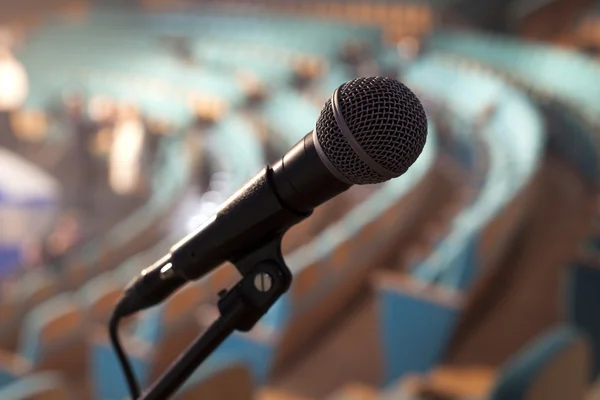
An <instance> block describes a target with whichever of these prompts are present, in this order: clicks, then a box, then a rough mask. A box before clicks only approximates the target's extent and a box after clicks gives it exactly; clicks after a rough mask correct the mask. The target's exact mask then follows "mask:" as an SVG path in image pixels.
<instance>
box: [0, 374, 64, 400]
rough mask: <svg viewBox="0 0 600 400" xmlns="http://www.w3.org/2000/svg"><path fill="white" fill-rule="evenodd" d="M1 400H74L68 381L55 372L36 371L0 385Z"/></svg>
mask: <svg viewBox="0 0 600 400" xmlns="http://www.w3.org/2000/svg"><path fill="white" fill-rule="evenodd" d="M0 398H1V399H2V400H23V399H27V400H44V399H52V400H75V397H74V396H73V395H72V393H71V392H70V390H69V384H68V381H67V380H66V379H65V378H64V377H63V376H62V375H61V374H59V373H56V372H38V373H35V374H31V375H27V376H25V377H22V378H21V379H19V380H18V381H15V382H13V383H12V384H10V385H8V386H4V387H0Z"/></svg>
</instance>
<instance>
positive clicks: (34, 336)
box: [2, 294, 86, 390]
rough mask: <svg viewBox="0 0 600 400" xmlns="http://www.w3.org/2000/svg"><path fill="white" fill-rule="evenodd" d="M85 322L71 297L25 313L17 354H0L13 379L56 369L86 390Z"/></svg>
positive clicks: (68, 295)
mask: <svg viewBox="0 0 600 400" xmlns="http://www.w3.org/2000/svg"><path fill="white" fill-rule="evenodd" d="M84 336H85V329H84V319H83V315H82V313H81V311H80V310H79V308H78V304H77V302H76V301H75V300H74V299H73V297H72V296H71V295H70V294H62V295H58V296H56V297H54V298H52V299H50V300H47V301H46V302H44V303H43V304H41V305H38V306H37V307H35V308H34V309H33V310H31V311H29V312H28V313H27V316H26V317H25V320H24V322H23V327H22V329H21V334H20V338H19V350H18V352H17V353H7V352H5V353H3V356H2V358H3V364H4V366H7V367H8V368H9V369H8V371H11V370H12V371H16V372H17V373H16V374H14V376H15V377H20V376H22V375H24V374H25V373H31V372H33V371H40V370H56V371H59V372H61V373H63V374H64V375H65V378H67V379H69V380H72V382H77V384H73V385H72V387H73V388H74V389H76V390H85V387H82V386H80V385H82V384H83V382H84V381H85V374H86V369H85V368H84V367H83V368H82V365H85V358H86V354H85V353H86V349H85V340H84Z"/></svg>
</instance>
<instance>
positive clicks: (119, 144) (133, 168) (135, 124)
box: [108, 105, 145, 195]
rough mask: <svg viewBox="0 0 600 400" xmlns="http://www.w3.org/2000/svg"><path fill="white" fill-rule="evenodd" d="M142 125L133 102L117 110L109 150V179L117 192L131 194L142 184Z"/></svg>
mask: <svg viewBox="0 0 600 400" xmlns="http://www.w3.org/2000/svg"><path fill="white" fill-rule="evenodd" d="M144 141H145V128H144V124H143V122H142V120H141V118H140V116H139V114H138V111H137V110H136V108H135V107H134V106H130V105H127V106H124V107H122V108H121V110H120V112H119V116H118V118H117V122H116V125H115V129H114V131H113V141H112V145H111V148H110V154H109V159H108V162H109V170H108V177H109V178H108V179H109V184H110V187H111V188H112V190H113V191H114V192H115V193H117V194H120V195H133V194H135V193H136V192H138V190H139V189H140V188H141V163H142V156H143V151H144Z"/></svg>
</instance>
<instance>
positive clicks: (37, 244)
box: [0, 0, 600, 400]
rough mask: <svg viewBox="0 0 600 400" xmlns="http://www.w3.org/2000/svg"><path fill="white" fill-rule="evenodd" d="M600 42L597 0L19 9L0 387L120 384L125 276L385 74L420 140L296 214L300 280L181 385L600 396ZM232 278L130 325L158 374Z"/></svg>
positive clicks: (6, 113) (12, 23)
mask: <svg viewBox="0 0 600 400" xmlns="http://www.w3.org/2000/svg"><path fill="white" fill-rule="evenodd" d="M599 50H600V3H598V2H597V1H593V0H592V1H590V0H568V1H567V0H554V1H553V0H510V1H508V0H485V1H484V0H429V1H426V0H371V1H369V0H363V1H361V0H323V1H314V0H313V1H309V0H260V1H259V0H256V1H251V0H246V1H243V0H238V1H235V0H188V1H159V0H154V1H151V0H146V1H143V0H140V1H126V0H112V1H108V0H105V1H100V0H97V1H76V0H72V1H71V0H44V1H41V0H20V1H10V0H2V1H1V2H0V398H1V399H3V400H16V399H20V400H23V399H28V400H34V399H35V400H45V399H49V400H63V399H83V400H85V399H97V400H122V399H125V398H127V397H128V391H127V387H126V385H125V381H124V380H123V377H122V375H121V369H120V367H119V365H118V363H117V359H116V357H115V354H114V353H113V351H112V348H111V347H110V345H109V343H108V340H107V320H108V317H109V315H110V313H111V311H112V307H113V305H114V303H115V301H116V299H117V298H118V297H119V295H120V293H121V290H122V288H123V287H124V285H126V284H127V282H129V281H130V280H131V279H132V278H133V277H134V276H136V275H137V274H139V272H140V271H141V270H142V269H143V268H146V267H147V266H149V265H151V264H152V263H153V262H154V261H156V260H157V259H158V258H159V257H160V256H162V255H164V254H165V253H166V252H167V251H168V249H169V248H170V246H171V245H172V244H173V243H175V242H176V241H177V240H178V239H179V238H181V237H182V236H183V235H185V234H187V233H189V232H190V231H191V230H193V229H194V228H195V227H197V226H198V225H200V224H201V223H202V222H203V221H204V220H205V219H206V218H208V217H209V216H210V215H211V214H212V213H213V212H215V210H216V209H217V208H218V206H219V204H220V203H221V202H222V201H224V200H225V199H226V198H227V197H228V196H229V195H231V194H232V193H233V192H234V191H235V190H237V189H238V188H239V187H240V186H241V185H242V184H243V183H244V182H245V181H246V180H247V179H249V178H250V177H252V176H253V175H254V174H255V173H256V172H258V171H259V170H260V169H261V168H262V167H263V166H264V165H265V163H267V162H272V161H274V160H277V159H278V158H279V157H280V156H281V155H282V154H283V153H284V152H285V151H287V149H288V148H290V147H291V146H292V145H293V144H294V143H295V142H296V141H297V140H299V139H300V138H301V137H303V136H304V135H305V134H306V133H308V132H310V131H311V130H312V129H313V127H314V124H315V121H316V119H317V117H318V115H319V111H320V109H321V107H322V105H323V104H324V102H325V101H326V100H327V99H328V97H329V96H330V95H331V93H332V92H333V90H334V89H335V88H336V87H337V86H339V85H340V84H342V83H343V82H345V81H347V80H349V79H352V78H354V77H357V76H373V75H382V76H390V77H394V78H397V79H399V80H401V81H403V82H404V83H405V84H406V85H408V86H409V87H410V88H412V89H413V90H414V91H415V93H417V94H418V96H419V98H420V99H421V100H422V102H423V104H424V106H425V108H426V110H427V113H428V119H429V135H428V140H427V145H426V147H425V149H424V151H423V153H422V154H421V156H420V158H419V159H418V161H417V162H416V163H415V164H414V165H413V166H412V168H410V170H409V171H408V172H407V173H406V174H405V175H404V176H403V177H401V178H399V179H395V180H393V181H389V182H387V183H384V184H380V185H373V186H362V187H353V188H352V189H351V190H349V191H348V192H346V193H344V194H342V195H341V196H338V197H337V198H335V199H334V200H333V201H330V202H328V203H326V204H324V205H323V206H321V207H319V208H318V209H316V210H315V212H314V214H313V216H311V217H310V218H309V219H308V220H306V221H304V222H302V223H301V224H299V225H298V226H296V227H294V228H293V229H292V230H291V231H290V232H289V233H288V234H287V235H286V237H285V240H284V254H285V259H286V261H287V262H288V264H289V266H290V268H291V269H292V271H293V273H294V283H293V285H292V287H291V289H290V291H289V292H288V293H287V294H286V295H285V296H284V297H282V298H281V299H280V300H279V301H278V302H277V303H276V304H275V305H274V306H273V307H272V309H271V310H270V311H269V313H268V314H267V315H265V317H264V318H263V319H262V320H261V321H260V322H259V324H258V325H257V326H256V327H255V328H254V329H253V330H252V331H251V332H249V333H247V334H235V335H233V336H232V337H231V338H230V339H228V340H227V341H226V342H225V343H224V344H223V345H222V346H221V347H220V348H219V349H218V350H217V351H216V352H215V354H214V355H213V356H211V357H210V358H209V360H208V361H207V362H206V363H205V364H204V365H203V366H202V367H201V368H199V369H198V371H197V373H196V374H195V375H194V377H193V378H192V379H191V380H190V381H189V382H188V384H187V385H186V386H185V387H184V388H182V389H181V390H180V392H179V395H178V396H179V397H178V399H197V398H207V399H209V398H210V399H234V400H235V399H257V400H294V399H295V400H310V399H313V400H316V399H329V400H335V399H340V400H341V399H345V400H370V399H400V400H402V399H406V400H426V399H494V400H518V399H532V400H538V399H540V400H579V399H599V398H600V394H599V393H598V390H597V389H596V393H595V389H594V387H595V386H596V383H595V381H596V379H597V378H598V375H599V371H600V311H599V310H600V269H599V267H600V258H599V256H600V253H599V252H600V224H599V222H600V220H599V219H598V216H597V214H598V202H597V189H598V181H599V175H598V173H599V168H598V162H599V159H598V157H599V152H598V147H597V138H598V133H599V129H598V126H599V124H600V63H599V62H600V61H599V60H600V58H598V57H599V54H600V51H599ZM239 278H240V276H239V274H238V272H237V271H236V270H235V268H233V266H231V265H225V266H223V267H222V268H220V269H218V270H216V271H215V272H214V273H213V274H212V275H210V276H208V277H207V278H205V279H201V280H199V281H197V282H195V283H194V284H191V285H187V286H186V287H185V288H184V289H182V290H181V291H179V292H178V293H177V294H176V295H175V296H173V298H171V299H170V300H169V301H168V302H166V303H164V304H163V305H161V306H160V307H157V308H155V309H152V310H149V311H146V312H143V313H141V314H139V315H138V316H137V317H135V318H131V319H129V320H128V321H127V323H126V324H124V326H123V329H122V335H123V337H124V340H125V343H126V349H127V351H128V353H129V354H130V356H131V357H132V360H133V362H134V364H135V369H136V373H137V375H138V378H139V379H140V381H141V382H143V386H144V387H147V386H148V385H149V384H150V383H151V382H153V381H154V380H155V379H156V378H157V377H158V376H159V375H160V373H161V372H162V371H163V370H164V369H165V368H166V367H167V366H168V365H169V364H170V362H172V361H173V360H174V359H175V357H176V356H177V355H178V354H179V353H180V352H181V351H183V349H184V348H185V347H186V346H187V344H188V343H189V342H191V341H192V339H193V338H194V337H196V336H197V335H199V334H200V333H201V332H202V331H203V330H204V329H205V328H206V327H207V326H208V325H209V324H210V323H211V322H212V321H213V320H214V319H215V317H216V315H217V314H216V311H215V304H216V301H217V299H218V297H217V293H218V292H219V291H220V290H222V289H225V288H228V287H230V286H232V285H233V284H235V283H236V282H237V281H238V279H239ZM594 396H595V397H594Z"/></svg>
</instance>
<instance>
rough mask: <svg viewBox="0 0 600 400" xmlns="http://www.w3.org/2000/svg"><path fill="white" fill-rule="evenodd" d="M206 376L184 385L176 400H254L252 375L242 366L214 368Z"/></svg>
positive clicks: (232, 365) (231, 365) (233, 365)
mask: <svg viewBox="0 0 600 400" xmlns="http://www.w3.org/2000/svg"><path fill="white" fill-rule="evenodd" d="M213 371H214V372H213V373H211V374H210V375H208V376H202V375H200V376H199V377H197V378H196V379H194V378H192V379H191V381H190V382H189V383H188V384H186V385H184V387H183V389H181V390H180V391H179V393H178V394H177V395H176V396H175V399H176V400H196V399H236V400H237V399H240V400H253V399H256V397H255V393H254V385H253V383H252V374H251V373H250V371H249V370H248V368H247V367H246V366H244V365H243V364H230V365H227V366H225V367H222V368H214V369H213Z"/></svg>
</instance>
